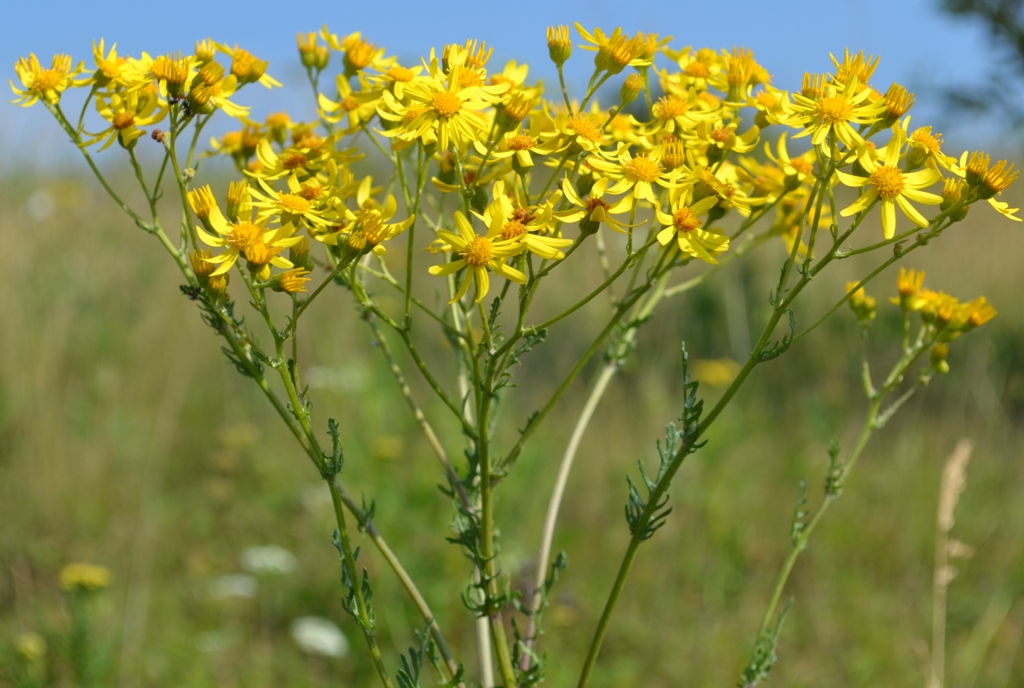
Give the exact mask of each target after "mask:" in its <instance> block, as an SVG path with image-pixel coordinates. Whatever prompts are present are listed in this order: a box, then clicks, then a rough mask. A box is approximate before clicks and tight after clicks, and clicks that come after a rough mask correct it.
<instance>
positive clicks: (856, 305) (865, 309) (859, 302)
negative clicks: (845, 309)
mask: <svg viewBox="0 0 1024 688" xmlns="http://www.w3.org/2000/svg"><path fill="white" fill-rule="evenodd" d="M858 284H860V283H859V282H847V283H846V291H847V293H848V294H850V308H851V309H852V310H853V312H854V314H855V315H856V316H857V321H858V322H859V323H860V326H861V327H867V326H868V325H870V324H871V322H872V321H873V320H874V319H875V310H876V307H877V305H878V301H877V300H876V299H875V297H874V296H868V295H867V293H866V292H865V291H864V287H860V288H859V289H858V288H857V285H858Z"/></svg>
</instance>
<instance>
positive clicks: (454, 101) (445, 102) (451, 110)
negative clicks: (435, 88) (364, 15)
mask: <svg viewBox="0 0 1024 688" xmlns="http://www.w3.org/2000/svg"><path fill="white" fill-rule="evenodd" d="M431 105H433V107H434V111H435V112H437V114H439V115H441V116H442V117H451V116H452V115H454V114H455V113H456V112H458V111H459V110H461V109H462V99H461V98H459V97H458V96H457V95H455V94H454V93H449V92H448V91H441V92H440V93H438V94H437V95H435V96H434V100H433V101H432V102H431Z"/></svg>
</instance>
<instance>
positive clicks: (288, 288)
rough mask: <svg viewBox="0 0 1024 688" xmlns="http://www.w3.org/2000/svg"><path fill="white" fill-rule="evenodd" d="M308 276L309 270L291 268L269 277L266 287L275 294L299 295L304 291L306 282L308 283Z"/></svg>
mask: <svg viewBox="0 0 1024 688" xmlns="http://www.w3.org/2000/svg"><path fill="white" fill-rule="evenodd" d="M308 274H309V270H306V269H305V268H293V269H292V270H286V271H285V272H282V273H281V274H279V275H274V276H273V277H271V278H270V282H269V283H268V285H269V286H270V288H271V289H273V290H274V291H276V292H283V293H286V294H299V293H302V292H304V291H306V282H309V281H310V278H309V277H306V275H308Z"/></svg>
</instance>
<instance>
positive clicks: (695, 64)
mask: <svg viewBox="0 0 1024 688" xmlns="http://www.w3.org/2000/svg"><path fill="white" fill-rule="evenodd" d="M665 55H666V56H667V57H668V58H669V59H671V60H675V61H676V64H677V65H678V66H679V69H680V70H681V72H678V73H675V74H670V73H669V72H668V71H667V70H666V71H663V72H659V76H660V77H661V87H662V89H663V90H664V91H665V92H666V93H674V94H676V95H683V94H685V93H687V91H689V90H690V87H693V88H695V89H697V90H698V91H704V90H707V88H708V80H709V79H714V78H715V77H716V76H717V75H718V74H720V73H721V72H722V71H723V70H724V69H725V59H724V57H723V55H722V54H721V53H719V52H718V51H715V50H712V49H710V48H701V49H700V50H694V49H693V48H690V47H686V48H683V49H682V50H679V51H675V50H671V49H668V50H666V51H665Z"/></svg>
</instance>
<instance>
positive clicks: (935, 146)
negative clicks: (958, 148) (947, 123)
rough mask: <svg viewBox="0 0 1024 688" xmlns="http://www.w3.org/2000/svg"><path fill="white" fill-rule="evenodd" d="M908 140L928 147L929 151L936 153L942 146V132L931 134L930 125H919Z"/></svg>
mask: <svg viewBox="0 0 1024 688" xmlns="http://www.w3.org/2000/svg"><path fill="white" fill-rule="evenodd" d="M910 140H911V141H913V142H914V143H919V144H921V145H922V146H924V147H925V148H927V149H928V152H929V153H933V154H936V155H937V154H938V153H939V150H940V147H941V146H942V134H932V128H931V127H921V128H920V129H917V130H915V131H914V133H913V134H911V135H910Z"/></svg>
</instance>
